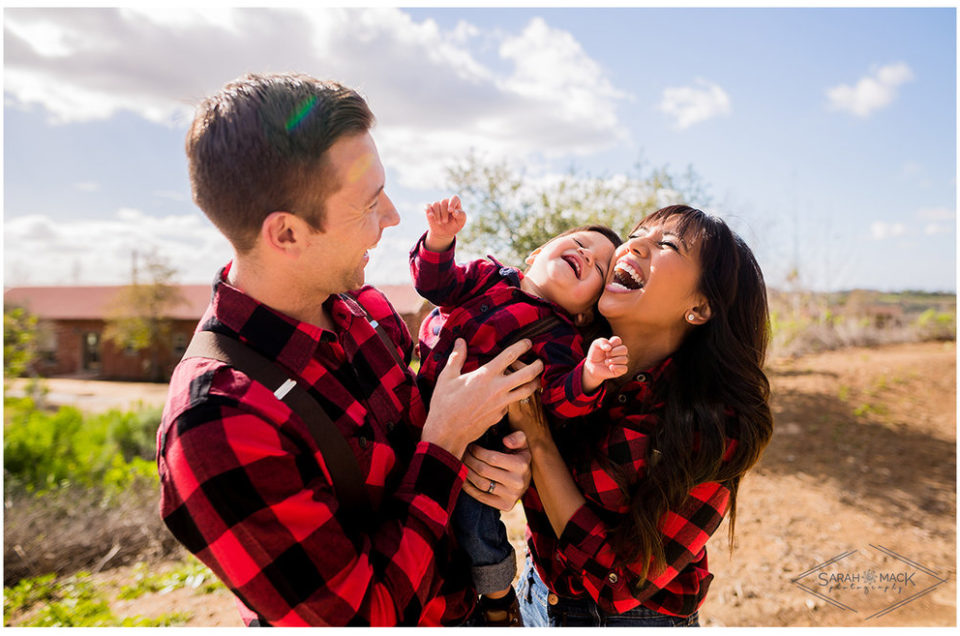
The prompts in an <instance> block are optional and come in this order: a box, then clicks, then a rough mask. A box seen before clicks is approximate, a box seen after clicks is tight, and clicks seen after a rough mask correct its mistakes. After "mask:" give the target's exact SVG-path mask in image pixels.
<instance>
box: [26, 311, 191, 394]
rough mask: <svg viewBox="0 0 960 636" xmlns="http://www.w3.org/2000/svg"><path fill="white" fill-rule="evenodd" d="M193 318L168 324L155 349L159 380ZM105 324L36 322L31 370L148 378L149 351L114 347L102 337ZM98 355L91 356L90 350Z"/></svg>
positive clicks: (50, 373)
mask: <svg viewBox="0 0 960 636" xmlns="http://www.w3.org/2000/svg"><path fill="white" fill-rule="evenodd" d="M196 325H197V323H196V321H193V320H179V321H176V322H174V324H173V326H172V334H171V337H170V338H169V339H168V341H167V342H163V343H161V344H160V347H159V349H158V354H159V363H160V368H161V369H162V371H163V379H164V380H166V379H169V377H170V374H171V373H172V372H173V368H174V367H175V366H176V365H177V363H178V362H179V361H180V358H181V357H182V356H183V352H184V350H185V348H186V345H187V343H189V342H190V336H191V335H192V334H193V330H194V329H195V328H196ZM104 328H105V323H104V321H102V320H58V321H50V322H45V323H44V324H41V325H40V331H41V336H40V338H39V342H38V344H39V345H40V346H39V349H40V355H39V357H38V359H37V361H36V362H35V363H34V370H35V371H36V372H37V373H38V374H39V375H41V376H58V375H81V376H87V377H91V378H100V379H108V380H139V381H147V380H151V377H150V363H151V357H152V355H153V354H152V352H151V351H149V350H145V351H131V350H126V349H124V348H119V347H116V346H115V345H114V344H113V343H111V342H109V341H106V340H104V338H103V331H104ZM89 334H95V338H96V340H97V341H98V346H96V347H88V348H87V353H86V355H85V352H84V349H85V347H84V342H85V339H86V338H87V337H88V336H89ZM94 350H95V351H96V353H97V354H98V355H96V356H94V355H91V354H92V353H93V351H94Z"/></svg>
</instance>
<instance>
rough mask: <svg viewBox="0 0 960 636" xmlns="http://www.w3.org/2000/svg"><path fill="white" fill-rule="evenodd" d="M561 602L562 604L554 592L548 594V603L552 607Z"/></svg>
mask: <svg viewBox="0 0 960 636" xmlns="http://www.w3.org/2000/svg"><path fill="white" fill-rule="evenodd" d="M559 602H560V597H559V596H557V595H556V594H554V593H553V592H550V593H549V594H547V603H550V604H551V605H556V604H557V603H559Z"/></svg>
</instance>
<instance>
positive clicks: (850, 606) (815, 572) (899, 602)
mask: <svg viewBox="0 0 960 636" xmlns="http://www.w3.org/2000/svg"><path fill="white" fill-rule="evenodd" d="M790 582H791V583H793V584H794V585H796V586H797V587H799V588H800V589H801V590H803V591H805V592H808V593H810V594H813V595H814V596H816V597H817V598H819V599H821V600H823V601H826V602H827V603H829V604H830V605H832V606H833V607H836V608H839V609H841V610H844V611H847V612H853V613H855V614H865V615H866V616H865V617H864V620H870V619H872V618H877V617H880V616H884V615H885V614H889V613H890V612H893V611H895V610H897V609H900V608H901V607H903V606H904V605H907V604H908V603H912V602H913V601H915V600H917V599H918V598H920V597H921V596H925V595H926V594H929V593H930V592H932V591H933V590H935V589H936V588H937V587H938V586H940V585H942V584H944V583H946V582H947V581H946V579H944V578H942V577H940V576H939V575H938V574H937V573H936V572H934V571H933V570H931V569H929V568H927V567H924V566H922V565H920V564H919V563H916V562H915V561H912V560H911V559H908V558H906V557H904V556H902V555H900V554H897V553H896V552H894V551H893V550H891V549H889V548H885V547H883V546H879V545H873V544H870V546H869V549H868V550H851V551H850V552H844V553H842V554H838V555H837V556H835V557H833V558H832V559H830V560H829V561H824V562H823V563H821V564H819V565H816V566H814V567H812V568H810V569H809V570H807V571H806V572H804V573H802V574H800V576H797V577H795V578H793V579H790Z"/></svg>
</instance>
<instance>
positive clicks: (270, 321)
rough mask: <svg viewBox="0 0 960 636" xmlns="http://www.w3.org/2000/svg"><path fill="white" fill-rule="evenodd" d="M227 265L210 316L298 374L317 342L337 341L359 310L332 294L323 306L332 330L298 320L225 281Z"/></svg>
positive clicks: (217, 283) (217, 281)
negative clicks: (332, 327) (332, 323)
mask: <svg viewBox="0 0 960 636" xmlns="http://www.w3.org/2000/svg"><path fill="white" fill-rule="evenodd" d="M231 265H232V262H231V263H228V264H227V265H226V266H225V267H224V268H223V269H221V270H220V272H218V273H217V276H216V278H215V280H214V284H213V297H212V301H211V302H212V305H213V313H214V316H215V317H216V319H217V320H218V321H219V322H220V323H221V324H222V325H224V326H225V327H227V329H229V330H230V331H232V332H233V333H234V334H235V335H237V336H239V337H240V339H241V340H243V341H244V342H247V343H248V344H249V345H250V346H252V347H253V348H254V349H256V350H257V351H258V352H260V353H261V354H263V355H265V356H267V357H268V358H270V359H272V360H276V361H277V362H278V363H280V364H281V365H283V366H285V367H287V368H289V369H290V370H291V371H294V372H296V373H298V374H301V373H302V372H303V370H304V369H305V368H306V366H307V364H309V362H310V360H311V359H312V358H313V357H314V355H315V353H316V350H317V347H318V346H319V344H320V343H321V342H327V343H330V342H337V341H338V340H339V337H338V332H344V331H347V330H349V329H350V328H351V326H352V325H353V320H354V318H357V317H361V318H362V317H363V314H362V312H361V310H359V309H357V308H355V307H353V306H352V305H351V304H348V303H346V302H344V301H343V300H342V299H341V298H340V297H339V296H337V295H332V296H330V297H329V298H327V299H326V301H324V303H323V305H324V307H325V308H326V309H327V311H328V312H329V315H330V316H332V318H333V322H334V331H330V330H327V329H323V328H321V327H319V326H317V325H312V324H310V323H307V322H302V321H299V320H297V319H295V318H292V317H290V316H288V315H286V314H284V313H283V312H281V311H277V310H276V309H274V308H272V307H270V306H268V305H265V304H263V303H261V302H260V301H258V300H256V299H255V298H253V297H252V296H248V295H247V294H246V293H244V292H243V291H241V290H240V289H238V288H236V287H234V286H233V285H231V284H230V283H228V282H227V274H228V273H229V271H230V267H231Z"/></svg>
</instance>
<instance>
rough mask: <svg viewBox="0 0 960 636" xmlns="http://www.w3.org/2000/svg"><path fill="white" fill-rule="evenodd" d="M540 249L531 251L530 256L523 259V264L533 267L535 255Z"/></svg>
mask: <svg viewBox="0 0 960 636" xmlns="http://www.w3.org/2000/svg"><path fill="white" fill-rule="evenodd" d="M541 249H542V248H540V247H538V248H537V249H535V250H533V251H532V252H530V256H528V257H527V258H526V259H524V261H523V262H524V263H526V264H527V265H533V261H534V260H536V258H537V254H539V253H540V250H541Z"/></svg>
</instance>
